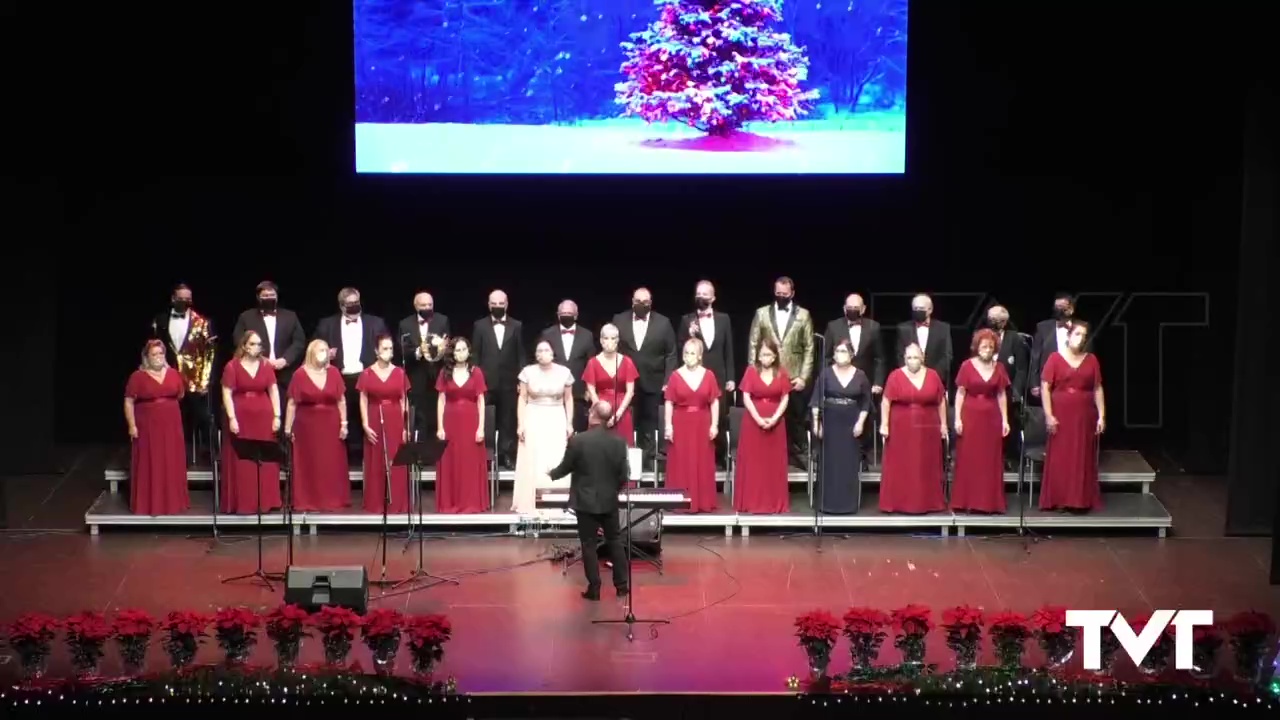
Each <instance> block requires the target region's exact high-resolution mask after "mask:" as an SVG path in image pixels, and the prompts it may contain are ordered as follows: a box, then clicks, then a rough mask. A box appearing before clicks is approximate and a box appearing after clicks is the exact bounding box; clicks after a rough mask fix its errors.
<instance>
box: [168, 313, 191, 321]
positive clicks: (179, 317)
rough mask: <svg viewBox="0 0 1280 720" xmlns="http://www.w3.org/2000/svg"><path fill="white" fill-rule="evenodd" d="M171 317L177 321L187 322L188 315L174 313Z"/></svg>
mask: <svg viewBox="0 0 1280 720" xmlns="http://www.w3.org/2000/svg"><path fill="white" fill-rule="evenodd" d="M169 317H172V318H177V319H179V320H186V319H187V314H186V313H172V314H170V315H169Z"/></svg>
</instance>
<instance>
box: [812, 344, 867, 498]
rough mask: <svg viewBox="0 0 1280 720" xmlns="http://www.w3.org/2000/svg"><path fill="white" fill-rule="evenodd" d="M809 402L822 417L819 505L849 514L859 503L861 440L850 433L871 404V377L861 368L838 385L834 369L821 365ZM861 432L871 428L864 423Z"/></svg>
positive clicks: (817, 496)
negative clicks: (869, 378)
mask: <svg viewBox="0 0 1280 720" xmlns="http://www.w3.org/2000/svg"><path fill="white" fill-rule="evenodd" d="M809 402H810V406H811V407H814V408H817V409H818V410H819V412H820V413H821V417H822V440H821V453H822V454H821V462H820V463H819V465H818V477H817V487H815V488H814V496H815V500H816V501H817V503H818V509H819V510H820V511H821V512H823V513H827V514H830V515H852V514H854V513H856V512H858V508H859V507H860V506H861V504H862V481H861V480H860V479H859V477H858V473H859V471H860V470H861V469H862V444H861V442H860V441H859V439H858V438H856V437H854V436H853V427H854V425H857V424H858V416H859V415H861V414H862V413H864V412H867V411H868V410H870V408H871V381H870V380H868V379H867V374H866V373H864V372H862V371H861V370H859V371H857V372H856V373H854V375H853V377H852V378H851V379H850V380H849V384H848V385H841V384H840V380H839V379H838V378H836V374H835V371H834V370H833V369H832V368H830V367H827V368H824V369H823V370H822V374H821V375H820V376H819V378H818V385H817V387H815V388H814V392H813V397H812V398H811V399H810V401H809ZM862 431H863V432H870V430H869V429H868V428H867V427H866V426H865V425H864V427H863V428H862Z"/></svg>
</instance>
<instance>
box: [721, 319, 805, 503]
mask: <svg viewBox="0 0 1280 720" xmlns="http://www.w3.org/2000/svg"><path fill="white" fill-rule="evenodd" d="M755 356H756V362H755V364H754V365H752V366H750V367H748V368H747V372H746V374H745V375H743V377H742V385H741V386H740V387H739V388H738V389H739V390H741V391H742V404H743V405H744V406H746V410H747V415H748V416H749V417H748V418H746V419H744V421H743V423H742V429H741V431H740V435H739V437H738V458H737V462H736V463H735V464H734V470H733V483H734V492H733V509H734V510H736V511H738V512H741V513H756V514H761V515H769V514H774V513H784V512H786V511H788V510H790V509H791V492H790V490H789V489H788V487H787V425H786V423H784V422H781V418H782V417H784V416H785V415H786V412H787V403H788V401H789V400H790V397H791V378H790V377H788V376H787V371H786V370H785V369H784V368H783V367H782V366H781V365H779V364H778V343H776V342H774V340H773V338H771V337H768V336H762V337H761V338H760V341H759V342H758V343H757V344H756V352H755Z"/></svg>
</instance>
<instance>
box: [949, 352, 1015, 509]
mask: <svg viewBox="0 0 1280 720" xmlns="http://www.w3.org/2000/svg"><path fill="white" fill-rule="evenodd" d="M994 368H995V369H994V370H993V371H992V372H991V378H990V379H988V380H983V379H982V374H981V373H979V372H978V369H977V368H976V367H974V366H973V362H972V361H968V360H966V361H965V362H964V364H963V365H961V366H960V372H959V373H958V374H957V375H956V387H957V388H964V406H963V407H962V408H960V421H961V423H962V425H963V430H964V433H963V434H962V435H960V437H958V438H956V457H955V475H954V476H953V478H952V485H951V507H952V509H955V510H968V511H971V512H980V513H1002V512H1004V511H1005V500H1004V421H1003V420H1002V419H1001V417H1000V397H1001V396H1002V395H1004V393H1005V390H1006V389H1008V387H1009V374H1008V373H1007V372H1005V370H1004V366H1003V365H1001V364H1000V363H995V364H994Z"/></svg>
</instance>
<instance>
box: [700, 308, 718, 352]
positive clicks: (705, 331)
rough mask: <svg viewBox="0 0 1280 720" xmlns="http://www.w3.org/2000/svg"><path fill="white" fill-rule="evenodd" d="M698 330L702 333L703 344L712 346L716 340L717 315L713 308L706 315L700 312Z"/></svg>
mask: <svg viewBox="0 0 1280 720" xmlns="http://www.w3.org/2000/svg"><path fill="white" fill-rule="evenodd" d="M698 330H699V331H700V332H701V333H702V342H703V344H704V345H706V346H707V347H711V345H712V343H714V342H715V341H716V317H715V314H714V313H713V312H712V311H711V310H708V311H707V314H706V315H703V314H702V313H698Z"/></svg>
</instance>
